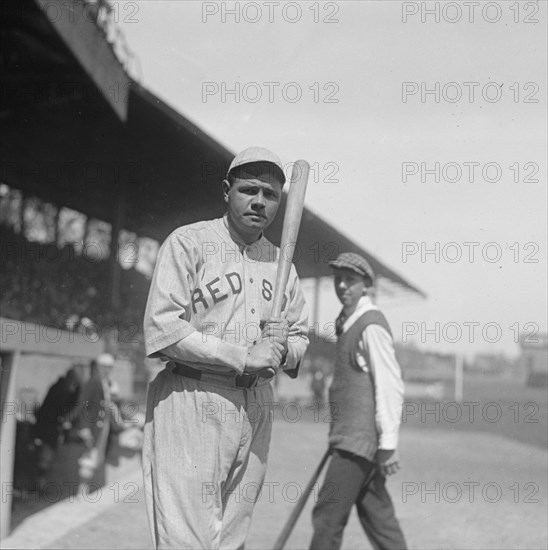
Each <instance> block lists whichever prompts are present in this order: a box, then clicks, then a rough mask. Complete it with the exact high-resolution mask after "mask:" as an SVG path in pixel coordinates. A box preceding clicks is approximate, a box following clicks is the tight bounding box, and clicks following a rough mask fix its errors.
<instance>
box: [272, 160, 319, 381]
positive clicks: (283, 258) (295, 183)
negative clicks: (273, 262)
mask: <svg viewBox="0 0 548 550" xmlns="http://www.w3.org/2000/svg"><path fill="white" fill-rule="evenodd" d="M309 172H310V164H308V162H306V160H298V161H296V162H295V164H294V165H293V170H292V171H291V183H290V187H289V193H288V194H287V201H286V203H285V215H284V223H283V227H282V240H281V241H280V257H279V258H278V271H277V273H276V286H275V288H274V298H273V300H272V312H271V314H270V315H271V317H279V316H280V315H281V313H282V305H283V299H284V293H285V287H286V286H287V280H288V279H289V272H290V270H291V264H292V263H293V254H294V253H295V246H296V245H297V235H298V234H299V227H300V225H301V218H302V215H303V208H304V196H305V194H306V185H307V183H308V174H309ZM265 372H267V373H269V376H274V375H275V374H276V371H275V370H274V369H273V368H272V367H267V368H266V371H265Z"/></svg>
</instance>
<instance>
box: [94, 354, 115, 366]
mask: <svg viewBox="0 0 548 550" xmlns="http://www.w3.org/2000/svg"><path fill="white" fill-rule="evenodd" d="M97 364H98V365H103V366H105V367H113V366H114V357H113V356H112V355H111V354H110V353H101V355H99V356H98V357H97Z"/></svg>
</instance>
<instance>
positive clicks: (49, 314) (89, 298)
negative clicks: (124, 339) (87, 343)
mask: <svg viewBox="0 0 548 550" xmlns="http://www.w3.org/2000/svg"><path fill="white" fill-rule="evenodd" d="M0 230H1V234H2V239H1V248H0V261H1V262H2V269H1V270H0V285H1V288H2V292H1V295H0V311H1V315H2V316H3V317H8V318H11V319H14V320H19V321H27V322H36V323H40V324H43V325H47V326H54V327H58V328H65V329H66V328H75V327H77V326H78V324H79V323H82V322H83V323H84V324H85V323H86V322H87V323H93V324H95V325H96V326H98V327H100V328H101V330H102V331H104V330H105V329H108V328H109V327H118V328H119V327H121V326H125V327H129V326H134V327H139V332H140V327H141V325H142V318H143V313H144V308H145V303H146V297H147V293H148V287H149V284H150V282H149V280H148V279H147V278H146V277H145V276H144V275H142V274H141V273H139V272H138V271H136V270H135V269H129V270H125V269H124V270H122V272H121V280H120V304H119V306H118V307H114V306H113V305H112V303H111V299H110V286H109V280H110V269H111V267H110V264H109V261H108V258H91V257H88V256H86V255H85V254H81V253H79V251H77V250H75V248H74V246H73V245H72V244H66V245H65V246H64V247H62V248H58V247H57V246H56V245H54V244H51V243H50V244H46V243H40V242H29V241H28V240H27V239H25V238H24V237H23V236H21V235H20V234H18V233H16V232H15V231H13V230H12V229H11V228H9V227H7V226H5V225H2V226H1V227H0Z"/></svg>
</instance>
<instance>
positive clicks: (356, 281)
mask: <svg viewBox="0 0 548 550" xmlns="http://www.w3.org/2000/svg"><path fill="white" fill-rule="evenodd" d="M334 272H335V292H336V293H337V298H339V300H340V302H341V304H342V305H343V307H344V308H345V309H354V308H355V307H356V305H357V304H358V301H359V299H360V298H361V297H362V296H363V295H364V294H365V290H366V288H367V287H366V286H365V280H364V278H363V277H362V276H361V275H359V274H358V273H356V272H355V271H352V270H351V269H335V270H334Z"/></svg>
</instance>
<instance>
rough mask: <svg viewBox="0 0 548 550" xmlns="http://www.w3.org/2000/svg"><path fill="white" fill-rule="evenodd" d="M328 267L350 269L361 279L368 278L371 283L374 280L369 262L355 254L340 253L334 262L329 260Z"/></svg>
mask: <svg viewBox="0 0 548 550" xmlns="http://www.w3.org/2000/svg"><path fill="white" fill-rule="evenodd" d="M329 265H330V267H334V268H339V269H351V270H352V271H355V272H356V273H358V274H359V275H361V276H362V277H369V278H370V279H371V281H372V282H373V281H374V280H375V273H374V272H373V269H372V268H371V266H370V265H369V262H368V261H367V260H366V259H365V258H364V257H362V256H360V255H359V254H356V253H355V252H342V253H341V254H339V255H338V256H337V258H336V259H335V260H331V261H330V262H329Z"/></svg>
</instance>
